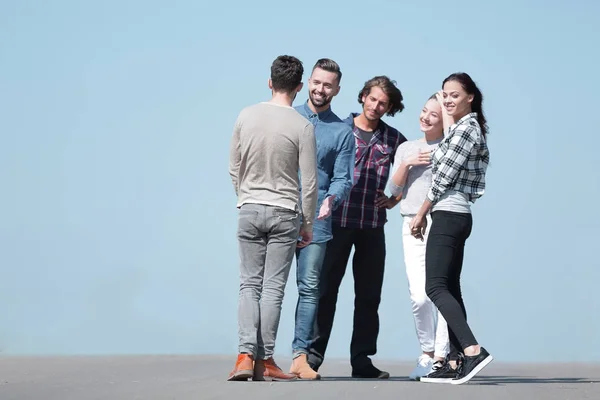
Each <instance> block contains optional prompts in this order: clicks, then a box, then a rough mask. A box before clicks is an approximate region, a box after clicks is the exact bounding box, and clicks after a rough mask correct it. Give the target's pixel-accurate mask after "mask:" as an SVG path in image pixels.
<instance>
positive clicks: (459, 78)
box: [442, 72, 488, 137]
mask: <svg viewBox="0 0 600 400" xmlns="http://www.w3.org/2000/svg"><path fill="white" fill-rule="evenodd" d="M448 81H456V82H458V83H460V85H461V86H462V88H463V89H464V91H465V92H467V93H468V94H471V95H473V102H472V103H471V110H472V111H473V112H476V113H477V122H479V126H480V127H481V134H482V135H483V137H486V135H487V133H488V125H487V120H486V119H485V115H484V114H483V94H481V90H479V88H478V87H477V85H476V84H475V82H474V81H473V79H471V77H470V76H469V74H467V73H466V72H456V73H454V74H452V75H450V76H449V77H447V78H446V79H444V82H442V88H443V87H444V85H445V84H446V82H448Z"/></svg>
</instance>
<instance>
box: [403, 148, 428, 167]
mask: <svg viewBox="0 0 600 400" xmlns="http://www.w3.org/2000/svg"><path fill="white" fill-rule="evenodd" d="M404 163H405V164H406V165H408V166H409V167H414V166H416V165H429V164H431V151H423V152H422V151H419V152H418V153H414V154H411V155H410V156H409V157H407V158H406V160H405V161H404Z"/></svg>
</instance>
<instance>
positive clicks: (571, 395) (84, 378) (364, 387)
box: [0, 356, 600, 400]
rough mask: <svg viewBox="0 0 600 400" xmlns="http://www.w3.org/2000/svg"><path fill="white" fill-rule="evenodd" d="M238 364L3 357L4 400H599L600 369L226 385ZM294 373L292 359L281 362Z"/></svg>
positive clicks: (533, 368)
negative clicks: (442, 379)
mask: <svg viewBox="0 0 600 400" xmlns="http://www.w3.org/2000/svg"><path fill="white" fill-rule="evenodd" d="M234 361H235V359H234V356H230V357H225V356H110V357H104V356H81V357H9V356H4V357H0V400H28V399H44V400H71V399H73V400H75V399H76V400H92V399H194V400H209V399H236V398H239V399H260V400H270V399H278V400H279V399H285V400H287V399H332V398H339V400H342V398H346V399H368V400H371V399H372V400H375V399H407V400H412V399H424V400H426V399H436V400H439V399H443V400H453V399H461V400H465V399H486V400H494V399H502V400H507V399H508V400H516V399H544V400H552V399H565V400H566V399H595V400H598V399H600V364H504V363H500V362H498V361H496V360H494V362H492V363H491V364H490V365H489V366H488V367H487V368H486V369H484V370H483V371H482V372H481V375H480V376H478V377H476V378H475V379H473V380H472V381H471V382H469V383H468V384H465V385H462V386H453V385H445V384H426V383H420V382H411V381H409V380H408V378H407V377H406V376H407V375H408V373H410V371H411V368H412V367H413V364H412V363H407V362H403V363H400V362H397V363H394V362H383V361H378V362H377V363H376V365H377V366H378V367H380V368H382V369H385V370H387V371H389V372H390V374H391V375H392V376H391V378H390V379H389V380H386V381H381V380H358V379H352V378H350V372H351V370H350V366H349V364H348V362H347V361H346V360H326V362H325V364H323V367H322V368H321V371H320V372H321V373H322V374H323V379H322V380H321V381H313V382H307V381H296V382H251V381H249V382H227V381H226V377H227V374H228V372H229V371H230V369H231V368H232V367H233V363H234ZM277 362H278V363H279V365H280V366H281V367H282V368H283V369H284V370H287V369H288V368H289V362H290V360H289V359H286V358H280V359H279V360H277Z"/></svg>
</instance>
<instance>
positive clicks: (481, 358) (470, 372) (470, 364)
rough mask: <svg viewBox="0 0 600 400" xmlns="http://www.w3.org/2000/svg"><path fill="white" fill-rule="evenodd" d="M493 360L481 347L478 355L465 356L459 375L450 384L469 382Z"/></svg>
mask: <svg viewBox="0 0 600 400" xmlns="http://www.w3.org/2000/svg"><path fill="white" fill-rule="evenodd" d="M493 359H494V357H492V355H491V354H490V353H488V352H487V350H486V349H484V348H483V347H482V348H481V352H480V353H479V354H478V355H476V356H465V357H464V359H463V365H462V368H461V371H460V373H459V374H458V376H457V377H456V379H453V380H452V382H450V383H452V384H453V385H462V384H463V383H467V382H469V381H470V380H471V378H473V377H474V376H475V375H477V374H478V373H479V371H481V370H482V369H483V368H485V366H486V365H488V364H489V363H491V362H492V360H493Z"/></svg>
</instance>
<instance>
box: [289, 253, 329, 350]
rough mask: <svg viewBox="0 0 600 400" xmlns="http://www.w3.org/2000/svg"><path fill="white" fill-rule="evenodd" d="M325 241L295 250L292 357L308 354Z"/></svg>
mask: <svg viewBox="0 0 600 400" xmlns="http://www.w3.org/2000/svg"><path fill="white" fill-rule="evenodd" d="M326 249H327V243H310V244H309V245H308V246H306V247H304V248H302V249H297V250H296V282H297V284H298V303H297V304H296V328H295V330H294V341H293V342H292V351H293V357H294V358H296V357H298V356H299V355H300V354H308V353H309V350H310V345H311V341H312V338H313V334H314V325H315V318H316V316H317V308H318V305H319V278H320V276H321V266H322V265H323V259H324V258H325V250H326Z"/></svg>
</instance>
